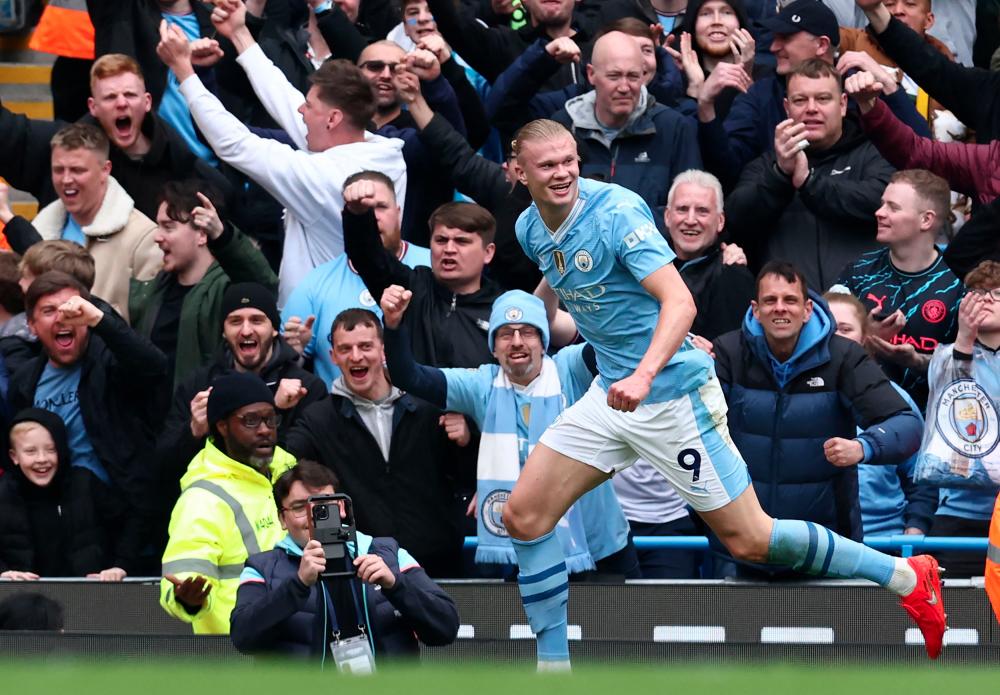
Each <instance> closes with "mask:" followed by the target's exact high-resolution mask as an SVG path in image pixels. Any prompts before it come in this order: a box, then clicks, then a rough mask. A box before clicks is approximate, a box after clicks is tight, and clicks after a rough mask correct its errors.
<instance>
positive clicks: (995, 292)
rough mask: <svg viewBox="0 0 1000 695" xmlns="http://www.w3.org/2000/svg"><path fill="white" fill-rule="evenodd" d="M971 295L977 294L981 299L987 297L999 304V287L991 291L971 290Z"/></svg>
mask: <svg viewBox="0 0 1000 695" xmlns="http://www.w3.org/2000/svg"><path fill="white" fill-rule="evenodd" d="M971 292H972V294H978V295H979V296H980V297H982V298H984V299H985V298H986V297H989V298H990V299H992V300H993V301H994V302H1000V287H994V288H993V289H992V290H971Z"/></svg>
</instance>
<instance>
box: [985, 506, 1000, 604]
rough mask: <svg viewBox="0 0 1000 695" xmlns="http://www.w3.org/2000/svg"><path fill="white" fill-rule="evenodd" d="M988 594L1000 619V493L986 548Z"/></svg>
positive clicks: (994, 508) (994, 509)
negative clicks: (988, 543)
mask: <svg viewBox="0 0 1000 695" xmlns="http://www.w3.org/2000/svg"><path fill="white" fill-rule="evenodd" d="M984 574H985V575H986V595H987V596H989V597H990V604H992V606H993V613H994V615H996V617H997V621H1000V495H997V502H996V505H995V506H994V507H993V521H991V522H990V545H989V547H988V548H987V549H986V571H985V572H984Z"/></svg>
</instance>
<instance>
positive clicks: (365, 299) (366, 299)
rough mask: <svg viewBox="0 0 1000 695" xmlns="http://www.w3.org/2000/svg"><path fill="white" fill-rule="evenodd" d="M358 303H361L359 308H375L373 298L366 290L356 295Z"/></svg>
mask: <svg viewBox="0 0 1000 695" xmlns="http://www.w3.org/2000/svg"><path fill="white" fill-rule="evenodd" d="M358 301H359V302H361V306H375V298H374V297H373V296H372V293H371V292H369V291H368V290H367V289H366V290H364V291H363V292H362V293H361V294H359V295H358Z"/></svg>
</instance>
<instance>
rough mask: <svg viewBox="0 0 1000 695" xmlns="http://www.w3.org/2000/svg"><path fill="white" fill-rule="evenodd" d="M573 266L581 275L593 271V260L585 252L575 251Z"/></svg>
mask: <svg viewBox="0 0 1000 695" xmlns="http://www.w3.org/2000/svg"><path fill="white" fill-rule="evenodd" d="M573 265H575V266H576V269H577V270H579V271H580V272H581V273H589V272H590V271H591V270H593V269H594V259H593V257H592V256H591V255H590V253H589V252H588V251H586V250H581V251H577V252H576V256H575V257H574V258H573Z"/></svg>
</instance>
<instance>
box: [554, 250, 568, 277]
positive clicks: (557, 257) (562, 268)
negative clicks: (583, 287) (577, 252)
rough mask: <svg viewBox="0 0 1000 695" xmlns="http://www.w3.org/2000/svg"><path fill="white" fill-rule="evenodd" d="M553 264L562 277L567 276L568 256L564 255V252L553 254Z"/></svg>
mask: <svg viewBox="0 0 1000 695" xmlns="http://www.w3.org/2000/svg"><path fill="white" fill-rule="evenodd" d="M552 262H553V263H555V265H556V270H558V271H559V274H560V275H565V274H566V256H565V255H563V252H562V251H553V252H552Z"/></svg>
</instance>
